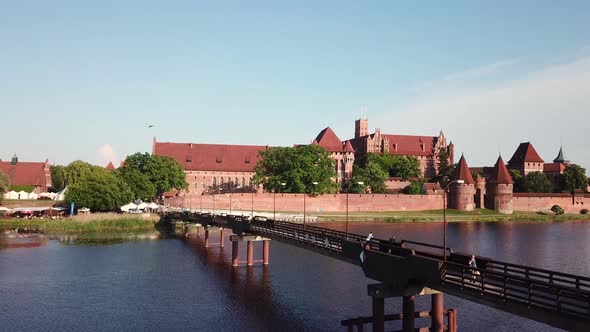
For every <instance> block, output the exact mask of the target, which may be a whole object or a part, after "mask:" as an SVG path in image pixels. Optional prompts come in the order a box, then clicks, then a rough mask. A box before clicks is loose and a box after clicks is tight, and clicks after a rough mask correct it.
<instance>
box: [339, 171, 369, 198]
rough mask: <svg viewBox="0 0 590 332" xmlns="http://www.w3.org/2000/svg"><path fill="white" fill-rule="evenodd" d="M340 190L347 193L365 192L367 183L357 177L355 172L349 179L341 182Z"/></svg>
mask: <svg viewBox="0 0 590 332" xmlns="http://www.w3.org/2000/svg"><path fill="white" fill-rule="evenodd" d="M353 167H357V166H353ZM342 190H343V192H348V193H355V194H364V193H366V192H367V185H366V184H365V182H364V181H362V180H361V179H359V176H358V175H357V174H355V175H353V177H352V178H351V179H350V180H349V181H347V182H346V183H344V184H343V186H342Z"/></svg>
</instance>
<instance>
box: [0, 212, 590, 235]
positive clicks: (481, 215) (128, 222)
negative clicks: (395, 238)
mask: <svg viewBox="0 0 590 332" xmlns="http://www.w3.org/2000/svg"><path fill="white" fill-rule="evenodd" d="M281 214H283V215H284V214H285V212H281ZM307 215H308V217H312V216H313V217H317V218H318V222H319V223H326V222H327V223H329V222H344V221H346V213H343V212H327V213H321V214H319V213H308V214H307ZM442 219H443V212H442V210H428V211H389V212H350V213H349V215H348V220H349V222H353V223H362V222H385V223H412V222H441V221H442ZM159 220H160V216H159V215H157V214H151V215H141V214H140V215H138V214H117V213H95V214H91V215H77V216H74V217H72V218H65V219H58V220H51V219H0V229H6V228H20V229H31V230H40V231H42V232H43V233H45V234H49V235H71V234H107V233H109V234H117V233H118V234H125V233H127V234H134V233H148V232H155V231H156V227H155V226H156V224H157V223H158V221H159ZM447 221H448V222H553V221H558V222H559V221H590V215H589V214H586V215H583V214H562V215H555V214H553V213H550V212H549V213H538V212H524V211H515V212H514V213H513V214H508V215H506V214H499V213H496V212H494V211H491V210H484V209H476V210H474V211H469V212H464V211H457V210H447Z"/></svg>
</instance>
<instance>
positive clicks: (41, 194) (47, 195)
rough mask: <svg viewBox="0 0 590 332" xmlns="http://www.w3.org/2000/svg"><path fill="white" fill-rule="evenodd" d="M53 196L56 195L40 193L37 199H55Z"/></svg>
mask: <svg viewBox="0 0 590 332" xmlns="http://www.w3.org/2000/svg"><path fill="white" fill-rule="evenodd" d="M55 196H57V194H56V193H40V194H39V197H44V198H50V199H55Z"/></svg>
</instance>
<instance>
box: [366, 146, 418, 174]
mask: <svg viewBox="0 0 590 332" xmlns="http://www.w3.org/2000/svg"><path fill="white" fill-rule="evenodd" d="M368 163H376V164H378V165H379V166H380V167H381V169H383V170H384V171H385V172H386V173H388V174H389V176H391V177H400V178H402V180H404V181H407V180H408V179H411V178H419V177H421V170H420V161H419V160H418V158H416V157H414V156H398V155H395V156H394V155H390V154H388V153H384V154H382V155H380V154H376V153H369V154H368V155H367V157H366V158H365V160H363V162H362V163H361V165H362V167H363V168H364V167H365V166H366V165H367V164H368Z"/></svg>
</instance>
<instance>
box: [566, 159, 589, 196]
mask: <svg viewBox="0 0 590 332" xmlns="http://www.w3.org/2000/svg"><path fill="white" fill-rule="evenodd" d="M563 178H564V182H565V188H566V189H567V190H568V191H569V192H571V193H572V194H573V193H574V191H575V190H576V189H582V190H583V191H588V178H587V177H586V169H584V168H582V167H580V166H578V165H568V166H567V167H566V168H565V171H564V172H563Z"/></svg>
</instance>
